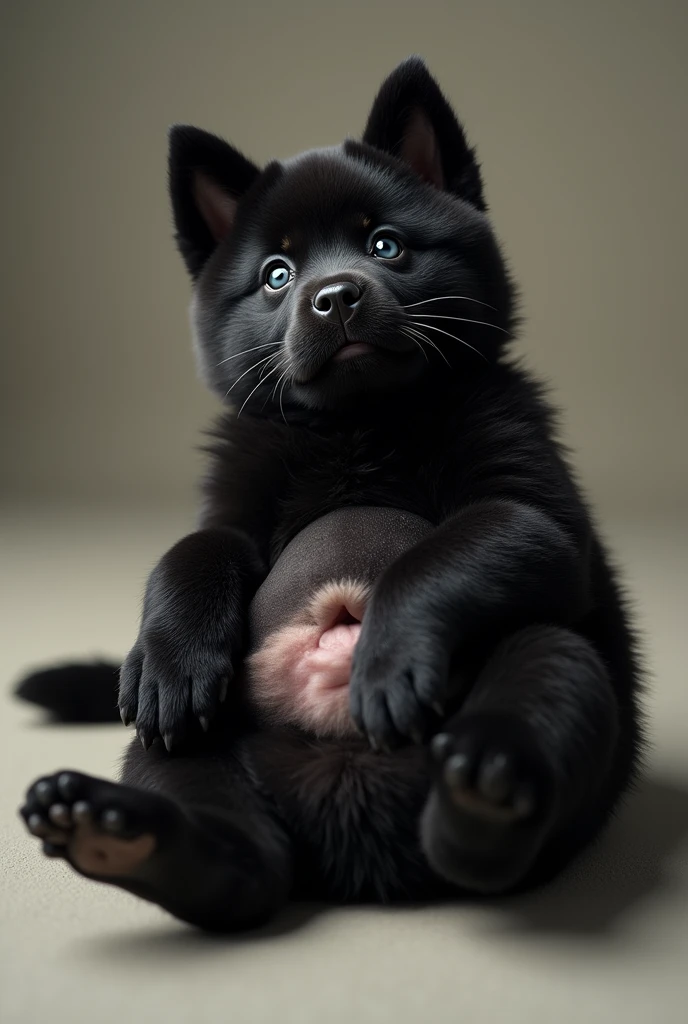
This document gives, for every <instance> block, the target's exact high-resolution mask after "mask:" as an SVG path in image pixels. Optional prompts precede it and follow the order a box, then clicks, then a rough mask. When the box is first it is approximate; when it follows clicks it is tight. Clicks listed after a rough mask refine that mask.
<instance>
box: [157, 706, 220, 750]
mask: <svg viewBox="0 0 688 1024" xmlns="http://www.w3.org/2000/svg"><path fill="white" fill-rule="evenodd" d="M198 721H199V722H200V724H201V729H202V730H203V732H207V731H208V729H209V728H210V719H209V718H206V716H205V715H199V717H198ZM167 749H168V750H169V747H168V748H167Z"/></svg>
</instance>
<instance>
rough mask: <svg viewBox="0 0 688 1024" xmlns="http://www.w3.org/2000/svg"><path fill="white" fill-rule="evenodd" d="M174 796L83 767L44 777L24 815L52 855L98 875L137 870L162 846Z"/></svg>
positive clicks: (127, 873) (30, 794)
mask: <svg viewBox="0 0 688 1024" xmlns="http://www.w3.org/2000/svg"><path fill="white" fill-rule="evenodd" d="M168 803H169V802H168V801H166V800H165V799H164V798H161V797H158V796H156V795H155V794H149V793H146V792H144V791H143V790H140V791H139V790H136V789H133V788H130V787H128V786H119V785H117V784H115V783H111V782H107V781H105V780H104V779H96V778H93V777H91V776H89V775H82V774H80V773H79V772H72V771H63V772H57V773H55V774H54V775H48V776H45V777H43V778H41V779H38V780H37V781H36V782H34V784H33V785H32V786H31V787H30V788H29V790H28V791H27V794H26V802H25V804H24V806H23V807H22V808H21V811H20V814H21V816H22V818H23V819H24V821H25V823H26V827H27V829H28V830H29V832H30V833H31V834H32V835H34V836H36V837H37V838H39V839H41V840H42V842H43V852H44V853H45V854H46V855H47V856H49V857H64V858H65V859H67V860H68V861H69V862H70V863H71V864H72V866H73V867H75V868H76V869H77V870H78V871H80V872H81V873H82V874H84V875H87V876H89V877H92V878H103V879H105V878H111V877H126V876H131V875H135V874H136V873H137V872H139V871H140V869H141V868H142V866H143V865H144V864H145V863H146V862H147V861H148V860H149V859H150V857H151V856H152V855H153V853H154V851H155V850H156V848H157V846H158V839H159V835H160V832H161V829H162V828H163V827H164V826H165V824H166V821H165V819H166V818H169V816H170V815H169V808H168V807H167V805H168Z"/></svg>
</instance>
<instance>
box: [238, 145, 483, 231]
mask: <svg viewBox="0 0 688 1024" xmlns="http://www.w3.org/2000/svg"><path fill="white" fill-rule="evenodd" d="M279 166H280V169H281V173H280V174H274V173H273V174H272V175H271V178H272V180H271V183H270V186H269V187H268V188H267V189H265V190H257V192H256V196H255V200H253V201H252V199H253V197H249V200H248V202H249V204H250V205H252V206H253V207H254V209H255V205H256V204H257V203H259V205H260V218H261V224H262V226H263V227H264V228H265V229H266V230H267V231H268V232H269V233H270V235H271V236H275V237H277V238H278V239H279V240H281V239H283V238H284V237H288V238H289V239H290V240H291V241H292V242H294V243H295V242H296V237H297V236H298V234H299V233H301V234H303V233H304V232H313V231H318V230H320V231H322V230H328V229H332V228H334V227H337V228H341V227H346V226H347V224H348V223H350V225H351V227H355V226H358V227H359V228H365V227H368V226H371V225H372V226H375V223H376V222H378V223H379V222H383V221H385V220H393V219H394V217H395V216H397V217H399V216H400V215H401V214H402V213H403V214H404V215H405V217H406V218H407V219H408V217H413V212H414V207H415V208H417V210H418V215H420V211H421V209H422V211H423V213H424V216H425V217H426V218H427V217H428V215H430V216H431V217H432V216H437V217H438V218H442V217H443V216H445V217H446V215H447V212H448V210H454V211H455V212H456V210H457V207H458V205H461V206H463V204H459V203H458V202H457V200H456V199H455V198H454V197H451V196H449V195H448V194H447V193H441V192H439V191H438V190H437V189H435V188H433V187H432V186H430V185H427V184H425V183H424V182H422V181H420V179H418V178H417V177H416V176H415V175H414V174H413V173H412V172H410V171H407V170H406V168H405V167H404V166H403V165H401V164H400V163H399V162H398V161H396V160H393V159H391V158H389V157H387V156H386V155H385V154H383V153H378V152H376V151H375V150H373V149H372V148H371V147H368V146H363V145H361V144H356V143H345V144H344V145H343V146H336V147H332V148H328V149H316V150H309V151H308V152H306V153H301V154H299V155H298V156H295V157H292V158H291V159H289V160H286V161H284V162H283V163H281V164H280V165H279ZM366 221H367V223H365V222H366Z"/></svg>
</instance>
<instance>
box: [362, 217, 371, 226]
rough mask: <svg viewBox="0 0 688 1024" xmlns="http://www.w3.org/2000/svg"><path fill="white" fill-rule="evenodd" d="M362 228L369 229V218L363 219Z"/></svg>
mask: <svg viewBox="0 0 688 1024" xmlns="http://www.w3.org/2000/svg"><path fill="white" fill-rule="evenodd" d="M363 227H364V228H369V227H370V217H368V216H365V217H364V218H363Z"/></svg>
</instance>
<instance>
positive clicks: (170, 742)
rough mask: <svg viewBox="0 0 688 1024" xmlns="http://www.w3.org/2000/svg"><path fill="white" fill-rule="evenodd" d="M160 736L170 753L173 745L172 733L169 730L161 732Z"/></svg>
mask: <svg viewBox="0 0 688 1024" xmlns="http://www.w3.org/2000/svg"><path fill="white" fill-rule="evenodd" d="M162 738H163V740H164V742H165V746H166V747H167V752H168V754H171V753H172V747H173V746H174V734H173V733H171V732H165V733H163V735H162Z"/></svg>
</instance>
